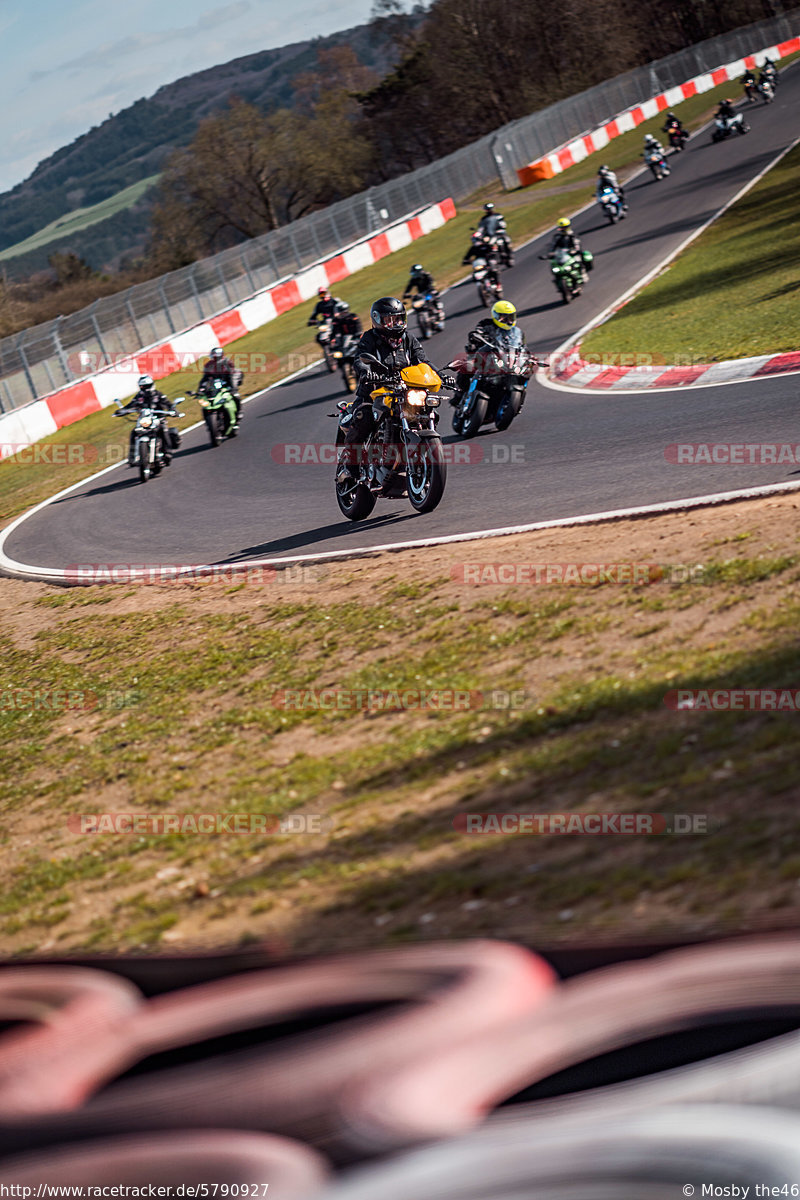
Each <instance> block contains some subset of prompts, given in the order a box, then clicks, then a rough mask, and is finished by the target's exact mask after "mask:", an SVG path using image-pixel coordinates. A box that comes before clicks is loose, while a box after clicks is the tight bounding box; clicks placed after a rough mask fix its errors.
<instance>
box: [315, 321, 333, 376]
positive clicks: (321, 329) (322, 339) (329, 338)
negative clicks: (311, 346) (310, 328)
mask: <svg viewBox="0 0 800 1200" xmlns="http://www.w3.org/2000/svg"><path fill="white" fill-rule="evenodd" d="M317 345H318V346H319V348H320V350H321V351H322V356H323V358H324V359H325V366H326V367H327V368H328V370H329V371H330V372H331V373H333V372H334V371H335V370H336V359H335V358H334V357H333V322H332V321H331V320H329V319H328V320H324V321H320V322H319V323H318V324H317Z"/></svg>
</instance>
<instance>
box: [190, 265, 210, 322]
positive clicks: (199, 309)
mask: <svg viewBox="0 0 800 1200" xmlns="http://www.w3.org/2000/svg"><path fill="white" fill-rule="evenodd" d="M189 282H190V283H191V285H192V291H193V292H194V301H195V304H196V305H197V312H198V315H199V317H200V320H201V321H205V319H206V314H205V313H204V312H203V306H202V304H201V303H200V293H199V292H198V290H197V284H196V283H195V281H194V264H192V268H191V269H190V271H189Z"/></svg>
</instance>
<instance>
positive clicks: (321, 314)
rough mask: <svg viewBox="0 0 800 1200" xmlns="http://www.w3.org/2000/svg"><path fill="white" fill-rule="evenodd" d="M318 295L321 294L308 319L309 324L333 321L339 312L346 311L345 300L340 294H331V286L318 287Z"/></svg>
mask: <svg viewBox="0 0 800 1200" xmlns="http://www.w3.org/2000/svg"><path fill="white" fill-rule="evenodd" d="M317 295H318V296H319V300H317V303H316V305H315V306H314V311H313V312H312V314H311V316H310V317H309V318H308V320H307V321H306V324H307V325H319V324H321V323H322V322H323V321H333V318H334V317H335V316H336V314H337V313H342V312H344V311H345V310H346V309H347V307H348V305H346V304H345V302H344V300H340V299H339V297H338V296H332V295H331V293H330V288H326V287H321V288H318V289H317ZM317 341H319V337H317Z"/></svg>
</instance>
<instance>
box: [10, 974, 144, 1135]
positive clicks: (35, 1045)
mask: <svg viewBox="0 0 800 1200" xmlns="http://www.w3.org/2000/svg"><path fill="white" fill-rule="evenodd" d="M141 1001H142V996H141V993H140V992H139V991H138V989H137V988H136V987H134V985H133V984H131V983H128V982H127V980H124V979H120V978H119V977H118V976H116V975H111V974H109V973H107V972H102V971H95V970H89V969H87V968H81V967H39V966H22V967H9V968H6V969H5V970H3V971H2V972H0V1022H3V1023H4V1024H6V1025H7V1028H6V1030H5V1032H4V1033H3V1034H2V1035H1V1036H0V1119H3V1118H5V1117H9V1116H13V1115H21V1114H23V1113H30V1114H35V1113H44V1112H51V1111H57V1110H58V1109H62V1108H72V1107H74V1106H75V1105H77V1104H80V1103H81V1101H82V1100H84V1099H85V1097H86V1096H87V1095H88V1094H89V1092H90V1091H92V1090H93V1088H94V1086H95V1085H96V1081H97V1080H98V1079H102V1078H107V1077H109V1076H110V1075H111V1074H113V1073H114V1071H115V1070H116V1069H117V1067H118V1066H119V1063H120V1061H121V1050H122V1048H123V1047H124V1045H125V1041H126V1036H127V1034H126V1031H127V1029H128V1028H129V1026H130V1021H131V1020H132V1018H133V1017H134V1014H135V1013H136V1012H137V1010H139V1008H140V1005H141Z"/></svg>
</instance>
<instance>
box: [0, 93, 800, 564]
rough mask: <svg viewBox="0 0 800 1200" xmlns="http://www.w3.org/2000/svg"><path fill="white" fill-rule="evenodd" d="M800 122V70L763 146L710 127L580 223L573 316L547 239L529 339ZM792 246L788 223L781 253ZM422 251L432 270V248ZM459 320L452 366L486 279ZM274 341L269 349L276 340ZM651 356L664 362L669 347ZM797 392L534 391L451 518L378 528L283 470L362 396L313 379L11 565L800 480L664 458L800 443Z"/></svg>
mask: <svg viewBox="0 0 800 1200" xmlns="http://www.w3.org/2000/svg"><path fill="white" fill-rule="evenodd" d="M733 94H736V92H735V90H734V91H733ZM798 109H800V71H793V70H790V71H787V72H785V74H784V77H783V78H782V80H781V83H780V86H779V88H778V90H777V93H776V99H775V102H774V103H773V104H772V105H771V106H769V107H767V106H764V105H761V104H758V105H750V106H748V108H747V115H746V119H747V120H748V122H749V124H750V125H751V132H750V133H749V134H748V135H747V136H746V137H736V138H730V139H728V140H727V141H725V142H722V143H720V144H719V145H713V144H712V143H711V139H710V131H709V130H707V129H706V130H703V131H702V132H701V133H700V134H699V135H696V136H695V137H693V139H692V140H691V141H690V142H689V144H688V146H687V149H686V151H684V153H683V154H682V155H677V156H671V160H670V161H671V163H672V166H673V170H672V174H671V175H670V176H669V177H668V178H666V179H664V180H662V181H661V182H658V183H657V182H655V181H654V180H653V179H652V177H651V176H650V173H649V171H648V172H647V173H646V174H641V175H639V176H638V178H637V179H635V180H634V181H633V182H632V183H631V184H629V185H628V187H627V188H626V195H627V199H628V202H629V205H630V212H629V213H628V216H627V219H626V220H625V221H623V222H621V223H620V224H618V225H616V226H609V225H608V224H607V222H606V220H605V218H604V217H603V216H602V214H601V213H600V210H599V208H597V207H596V206H593V207H592V208H591V209H589V210H587V211H586V212H584V213H582V214H581V215H580V216H579V217H578V218H577V219H576V221H575V226H576V228H577V230H578V232H579V233H580V234H581V236H582V237H583V241H584V245H585V246H587V248H588V249H590V250H591V251H592V252H593V253H594V255H595V263H596V266H595V270H594V271H593V273H592V274H591V276H590V279H589V283H588V285H587V287H586V289H585V291H584V293H583V295H582V296H581V297H580V298H578V299H577V300H574V301H573V302H572V304H570V305H564V304H563V303H562V302H561V300H560V298H559V297H558V295H557V293H556V290H555V288H554V286H553V283H552V281H551V279H550V275H549V268H548V264H547V263H545V262H539V261H538V259H537V255H538V254H539V253H541V252H542V250H543V248H544V247H543V242H542V239H537V241H535V242H533V243H531V244H530V245H529V246H527V247H525V248H524V249H523V250H521V251H518V253H517V259H516V263H517V265H516V266H515V267H514V268H513V270H512V271H510V272H507V273H506V275H505V280H504V282H505V290H506V297H507V298H508V299H510V300H512V301H513V302H514V303H515V304H516V305H517V308H518V310H519V313H520V318H521V320H520V323H521V325H522V328H523V330H524V331H525V334H526V336H527V339H528V343H529V344H530V345H531V346H533V347H534V348H535V349H536V350H538V351H540V352H542V353H547V352H549V351H552V350H554V349H555V348H556V347H557V346H558V345H560V344H561V343H562V342H563V341H564V340H565V339H566V338H567V337H568V336H569V335H570V334H571V333H573V332H574V331H576V330H578V329H579V328H580V327H581V326H583V325H584V324H585V323H586V322H587V321H588V320H590V319H591V318H592V317H593V316H594V315H595V314H597V313H599V312H600V311H601V310H603V309H604V308H605V307H606V306H607V305H609V304H610V303H612V302H613V301H614V300H615V299H616V298H617V297H619V296H620V295H621V294H622V293H623V292H624V291H625V289H627V288H628V287H629V286H630V285H631V284H633V283H635V282H636V280H638V279H639V278H641V276H642V275H644V274H645V272H646V271H647V270H648V269H650V268H651V267H653V266H655V265H656V264H657V263H658V262H660V261H661V260H662V259H663V258H664V257H665V256H666V255H668V254H669V253H670V251H671V250H673V249H674V248H675V247H676V246H677V245H679V244H680V242H681V241H683V240H684V239H685V238H686V237H687V235H688V234H689V233H691V232H692V230H693V229H696V228H697V227H698V226H699V225H700V224H702V223H703V222H704V221H706V220H707V219H708V218H709V217H711V216H712V215H713V214H714V213H715V212H716V211H717V209H719V208H720V207H721V206H722V205H723V204H724V203H725V202H726V201H727V200H729V199H730V198H731V197H732V196H733V195H735V193H736V192H737V191H738V190H739V189H740V188H741V187H742V186H743V185H744V184H745V183H746V182H747V181H748V180H749V179H751V178H752V177H753V176H754V175H756V174H757V173H758V172H759V171H761V170H762V169H763V168H764V167H765V166H766V165H767V164H768V163H769V162H770V161H771V160H772V159H773V158H774V157H775V155H776V154H777V153H778V152H779V151H780V150H781V149H782V148H784V147H785V146H786V145H788V144H789V143H790V142H791V141H792V140H793V138H794V137H795V136H796V135H797V134H798V132H800V118H798ZM596 157H597V158H598V165H599V163H600V156H599V155H598V156H596ZM584 195H585V198H586V199H588V188H587V193H586V194H584V193H578V195H577V197H576V196H575V195H574V194H573V195H572V196H570V197H568V201H567V203H568V205H571V206H572V207H573V208H574V207H575V206H576V204H580V203H581V202H582V200H583V199H584ZM567 211H569V209H568V210H567ZM548 236H549V235H548ZM780 236H781V231H780V227H779V226H776V229H775V240H776V245H778V244H779V242H780ZM465 249H466V247H465ZM419 255H420V259H421V261H422V262H423V263H424V262H425V244H424V241H423V242H421V243H420V251H419ZM405 280H406V275H405V272H403V273H402V274H401V273H398V278H397V290H400V289H401V288H402V286H403V285H404V283H405ZM445 308H446V312H447V325H446V329H445V331H444V333H442V334H438V335H436V336H435V337H434V338H432V339H431V340H430V342H429V343H428V349H429V351H430V355H431V358H432V360H433V361H434V363H436V364H437V365H439V366H443V365H444V364H445V363H446V362H447V361H448V360H449V359H450V358H451V357H452V356H453V355H454V354H456V353H457V352H458V351H460V350H461V349H462V348H463V345H464V340H465V338H466V335H467V333H468V331H469V329H470V328H472V327H473V326H474V324H475V323H476V322H477V320H478V319H480V318H481V317H482V316H483V315H484V312H483V310H482V309H481V308H480V306H479V304H478V301H477V296H476V293H475V289H474V287H473V286H472V284H471V283H464V284H461V285H459V286H458V287H456V288H453V289H452V290H451V291H450V292H448V293H447V294H446V296H445ZM265 335H266V338H267V340H268V338H269V330H268V329H267V330H266V331H265ZM687 346H691V332H690V331H687ZM640 350H641V352H642V353H648V352H651V353H655V352H657V350H658V347H657V346H642V347H640ZM797 389H798V380H797V377H796V376H795V375H786V376H782V377H776V378H772V379H762V380H759V381H750V382H745V383H739V384H731V385H724V386H717V387H707V388H699V389H690V390H686V391H665V392H643V393H639V394H619V393H616V394H615V393H613V392H612V393H604V394H597V393H594V394H592V393H588V394H584V393H580V392H578V391H576V392H574V393H572V392H565V391H556V390H552V389H549V388H544V387H542V386H540V385H538V384H537V383H533V382H532V383H531V386H530V388H529V391H528V398H527V401H526V403H525V407H524V408H523V410H522V413H521V415H520V417H519V418H518V419H517V421H515V422H514V424H513V425H512V426H511V428H510V429H509V430H507V431H506V432H505V433H497V432H495V431H494V430H493V427H489V428H488V429H487V430H485V431H482V433H481V434H480V435H479V436H478V437H477V438H475V439H474V440H473V441H472V442H469V443H459V446H458V449H459V451H460V452H461V453H468V454H469V455H470V458H471V459H472V460H473V461H469V462H463V461H462V462H455V463H454V464H453V465H450V466H449V469H448V480H447V489H446V492H445V495H444V499H443V501H442V503H441V504H440V506H439V508H438V509H437V510H436V511H435V512H433V513H431V514H428V515H418V514H416V513H415V512H414V511H413V510H412V509H411V506H410V505H409V503H408V501H407V500H401V501H388V500H379V501H378V503H377V505H376V508H375V510H374V512H373V514H372V516H371V517H370V518H369V519H368V520H367V521H365V522H361V523H358V524H351V523H350V522H348V521H346V520H344V518H342V516H341V515H340V513H339V510H338V507H337V505H336V500H335V496H334V489H333V468H332V466H331V465H329V464H325V463H303V464H299V463H295V464H294V465H287V464H286V463H284V462H281V461H276V459H278V460H280V459H281V458H282V457H283V451H282V449H281V448H282V447H283V446H285V445H287V444H288V445H297V444H300V443H314V444H318V443H324V444H330V443H331V442H332V441H333V439H334V436H335V428H336V426H335V422H334V421H333V420H331V419H330V418H329V417H328V414H329V413H332V412H333V411H334V406H335V402H336V401H337V400H339V399H342V398H343V397H344V395H345V393H344V391H343V390H342V388H341V386H340V380H339V377H338V375H329V374H328V373H327V372H326V371H325V370H324V368H323V367H322V366H319V367H314V368H313V369H312V370H310V371H308V372H306V373H305V374H303V375H301V376H299V377H298V378H296V379H294V380H292V381H290V382H287V383H284V384H281V385H279V386H278V387H275V388H273V389H272V390H271V391H269V392H267V393H265V394H263V395H261V396H259V397H258V398H256V399H254V400H252V401H250V402H249V403H248V404H247V405H246V406H245V410H244V421H243V424H242V430H241V434H240V436H239V438H238V439H235V440H234V441H232V442H229V443H225V444H223V445H222V446H221V447H220V448H218V449H216V450H214V449H212V448H211V447H210V446H209V445H208V439H207V436H206V433H205V430H204V429H202V428H200V429H197V430H195V431H194V432H193V433H191V434H188V435H187V436H186V437H185V438H184V440H183V445H182V447H181V450H180V451H179V453H178V455H177V457H176V458H175V459H174V461H173V463H172V465H171V466H170V467H169V469H168V470H167V471H166V472H164V473H163V474H162V475H161V476H160V477H159V478H157V479H155V480H152V481H150V482H149V483H147V484H145V485H142V484H140V483H139V482H138V475H136V474H135V472H134V471H133V470H132V469H129V468H127V467H120V468H116V469H114V470H113V471H111V472H107V473H106V474H104V475H103V476H102V477H101V478H99V479H97V480H95V481H93V482H92V481H89V482H87V483H85V484H83V485H82V486H81V487H79V488H78V489H76V490H75V491H73V492H72V493H70V494H69V495H68V496H65V497H63V498H62V499H60V500H58V501H56V502H55V503H53V504H51V505H49V506H47V507H46V508H44V509H42V510H40V511H39V512H38V513H36V514H35V515H34V516H32V517H30V518H28V519H26V520H25V521H23V522H22V524H21V525H19V526H18V527H17V528H16V529H15V530H14V531H13V532H12V533H11V535H10V536H9V538H8V539H7V541H6V544H5V553H6V554H7V555H8V556H9V557H10V558H12V559H14V560H16V561H17V562H19V563H24V564H27V565H35V566H40V567H50V568H59V567H65V566H67V565H69V564H76V563H84V564H85V563H121V562H125V563H149V564H156V563H167V564H174V563H178V564H191V563H221V562H234V563H235V562H241V561H245V560H250V559H253V558H261V557H264V558H275V557H282V556H297V555H303V554H319V553H321V552H327V551H346V550H348V549H353V548H356V547H362V546H370V545H383V544H392V543H399V542H405V541H410V540H414V539H419V538H428V537H440V536H444V535H448V534H458V533H469V532H475V531H479V530H488V529H493V528H502V527H506V526H509V525H515V524H523V523H527V522H534V521H541V520H551V519H555V518H564V517H572V516H579V515H582V514H589V513H594V512H601V511H606V510H611V509H618V508H627V507H633V506H637V505H643V504H655V503H659V502H662V501H669V500H678V499H681V498H686V497H692V496H703V495H707V494H710V493H715V492H728V491H734V490H737V489H739V488H746V487H754V486H759V485H765V484H772V483H785V482H793V481H798V482H800V468H796V467H793V466H792V465H791V464H790V465H786V464H782V465H778V466H754V465H740V466H735V465H730V466H723V465H717V466H714V465H691V466H688V465H683V466H678V465H675V464H674V463H671V462H669V461H668V460H667V458H666V457H665V449H666V447H667V446H669V445H670V444H673V443H676V442H682V443H686V442H735V443H747V442H751V443H752V442H793V441H795V440H797V441H800V430H798V426H797V422H796V411H797V400H796V396H797ZM450 411H451V410H450V409H449V407H447V406H446V405H445V407H444V409H443V416H442V426H441V428H442V432H443V434H444V435H445V441H446V442H452V441H453V438H452V435H451V434H450V432H449V430H450ZM464 447H469V450H468V451H465V450H464ZM454 449H455V448H454ZM477 458H480V459H481V461H474V460H475V459H477Z"/></svg>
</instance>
